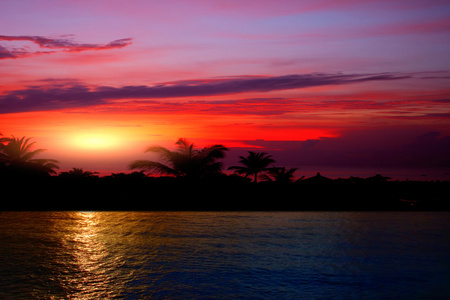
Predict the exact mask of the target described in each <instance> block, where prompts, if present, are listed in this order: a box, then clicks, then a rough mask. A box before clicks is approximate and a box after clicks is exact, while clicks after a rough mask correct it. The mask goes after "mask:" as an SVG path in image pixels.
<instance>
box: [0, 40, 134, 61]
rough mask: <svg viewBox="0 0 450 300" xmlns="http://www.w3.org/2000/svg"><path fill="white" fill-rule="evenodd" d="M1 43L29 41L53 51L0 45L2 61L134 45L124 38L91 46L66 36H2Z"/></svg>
mask: <svg viewBox="0 0 450 300" xmlns="http://www.w3.org/2000/svg"><path fill="white" fill-rule="evenodd" d="M0 41H5V42H12V43H14V42H17V41H20V42H23V41H28V42H32V43H34V44H35V45H37V46H38V47H39V48H40V49H51V50H44V51H31V50H30V49H29V47H17V46H14V45H13V46H10V47H7V46H5V45H0V59H9V58H24V57H28V56H34V55H40V54H48V53H54V52H58V51H64V52H82V51H89V50H108V49H116V48H123V47H125V46H128V45H130V44H131V43H132V39H131V38H124V39H118V40H114V41H112V42H109V43H107V44H89V43H78V42H74V41H72V40H71V39H69V38H67V36H65V37H64V38H49V37H43V36H29V35H22V36H7V35H0Z"/></svg>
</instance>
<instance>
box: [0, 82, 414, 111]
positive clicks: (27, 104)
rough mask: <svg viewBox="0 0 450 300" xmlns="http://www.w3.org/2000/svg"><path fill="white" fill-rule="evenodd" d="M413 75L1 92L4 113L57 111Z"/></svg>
mask: <svg viewBox="0 0 450 300" xmlns="http://www.w3.org/2000/svg"><path fill="white" fill-rule="evenodd" d="M405 78H410V76H409V75H403V74H391V73H381V74H347V75H345V74H323V73H317V74H304V75H287V76H268V77H260V76H255V77H252V76H244V77H237V78H236V77H232V78H224V79H219V80H218V79H213V80H210V81H209V80H199V81H195V80H193V81H189V82H186V81H180V82H171V83H165V84H159V85H155V86H124V87H108V86H102V87H96V88H89V87H88V86H86V85H82V84H76V85H68V86H62V85H61V83H60V82H59V83H58V85H55V86H48V85H46V86H41V87H40V86H33V87H30V88H26V89H22V90H16V91H11V92H7V93H4V94H3V95H0V113H14V112H25V111H43V110H57V109H64V108H72V107H85V106H92V105H99V104H107V103H108V102H109V101H110V100H117V99H144V100H145V99H160V98H176V97H195V96H199V97H200V96H214V95H229V94H238V93H249V92H270V91H277V90H289V89H301V88H307V87H314V86H324V85H338V84H352V83H359V82H366V81H376V80H400V79H405Z"/></svg>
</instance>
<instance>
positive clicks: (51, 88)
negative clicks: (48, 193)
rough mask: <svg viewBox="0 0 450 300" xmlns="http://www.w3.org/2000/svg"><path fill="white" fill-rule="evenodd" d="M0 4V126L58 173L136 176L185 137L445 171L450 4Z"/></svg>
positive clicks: (323, 166)
mask: <svg viewBox="0 0 450 300" xmlns="http://www.w3.org/2000/svg"><path fill="white" fill-rule="evenodd" d="M1 7H2V9H1V10H0V28H1V32H0V132H1V133H3V135H5V136H10V135H14V136H28V137H34V140H35V141H36V142H37V146H38V147H40V148H46V149H48V151H47V152H45V153H44V154H42V157H48V158H56V159H58V160H60V166H61V169H62V170H67V169H71V168H72V167H81V168H84V169H85V170H92V171H102V172H111V171H114V172H117V171H126V170H127V165H128V163H129V162H130V161H132V160H135V159H140V158H145V157H146V158H151V157H150V156H149V155H147V154H144V153H143V150H144V149H145V148H146V147H147V146H150V145H154V144H158V145H164V146H167V147H172V146H173V143H174V142H175V141H176V139H178V138H179V137H185V138H187V139H189V140H191V141H193V142H194V143H196V144H197V145H198V146H205V145H207V144H215V143H220V144H224V145H225V146H228V147H229V148H230V149H231V151H230V152H229V153H228V158H227V160H226V165H230V164H236V162H237V157H238V156H239V155H242V154H245V151H246V150H258V151H266V152H269V153H271V154H272V155H273V156H274V158H275V159H276V161H277V165H279V166H286V167H298V168H300V169H299V171H298V175H302V174H301V173H302V170H303V171H304V172H309V171H311V172H312V170H317V171H320V170H331V169H333V168H335V169H339V168H341V169H342V170H344V169H352V170H356V169H358V168H359V169H361V170H367V169H370V170H371V172H372V171H373V172H378V173H382V174H386V175H390V173H389V172H391V171H390V170H392V169H399V168H401V169H411V177H414V176H417V175H418V174H425V173H429V174H431V173H433V174H434V175H433V176H435V177H439V178H443V179H444V178H448V177H449V176H450V175H449V174H450V154H449V153H450V122H449V120H450V56H449V55H448V53H450V21H449V20H450V2H449V1H439V0H434V1H415V0H389V1H387V0H386V1H379V0H378V1H356V0H347V1H334V0H333V1H331V0H314V1H313V0H300V1H299V0H295V1H269V0H264V1H262V0H259V1H251V0H247V1H243V0H241V1H230V0H228V1H185V0H183V1H168V0H165V1H133V0H127V1H118V0H108V1H83V0H80V1H68V0H67V1H66V0H62V1H48V0H42V1H27V0H23V1H3V2H1ZM430 170H433V171H430ZM330 172H331V171H330ZM430 172H431V173H430ZM324 175H327V174H326V172H325V173H324ZM334 175H336V174H334ZM338 175H339V174H337V175H336V176H338Z"/></svg>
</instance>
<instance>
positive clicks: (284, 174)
mask: <svg viewBox="0 0 450 300" xmlns="http://www.w3.org/2000/svg"><path fill="white" fill-rule="evenodd" d="M267 171H268V173H269V174H264V175H263V176H262V179H263V180H264V181H270V182H276V183H280V184H288V183H291V182H293V181H294V173H295V171H297V168H292V169H286V168H285V167H282V168H280V167H274V168H269V169H267ZM269 175H270V176H269ZM303 178H305V176H302V177H301V178H299V179H298V180H297V181H300V180H302V179H303Z"/></svg>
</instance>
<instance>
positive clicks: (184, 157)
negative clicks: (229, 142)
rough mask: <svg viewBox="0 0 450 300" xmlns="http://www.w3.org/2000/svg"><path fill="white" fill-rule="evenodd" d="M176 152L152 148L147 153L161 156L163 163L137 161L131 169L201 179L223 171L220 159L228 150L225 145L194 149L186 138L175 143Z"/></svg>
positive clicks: (156, 147) (131, 165) (163, 148)
mask: <svg viewBox="0 0 450 300" xmlns="http://www.w3.org/2000/svg"><path fill="white" fill-rule="evenodd" d="M175 144H176V145H177V148H178V149H177V150H176V151H171V150H169V149H167V148H165V147H161V146H151V147H149V148H147V150H146V151H145V152H153V153H157V154H159V155H160V157H161V159H162V160H163V161H164V162H163V163H161V162H157V161H151V160H135V161H133V162H132V163H131V164H130V165H129V167H130V169H141V170H147V171H150V172H156V173H159V174H161V175H171V176H177V177H186V178H200V177H205V176H208V175H211V174H217V173H219V172H220V171H221V170H222V167H223V164H222V163H221V162H218V161H217V160H218V159H221V158H224V157H225V151H227V150H228V149H227V148H226V147H224V146H223V145H211V146H207V147H204V148H203V149H199V150H196V149H194V144H192V143H191V142H189V141H188V140H186V139H184V138H180V139H178V141H177V142H176V143H175Z"/></svg>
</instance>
